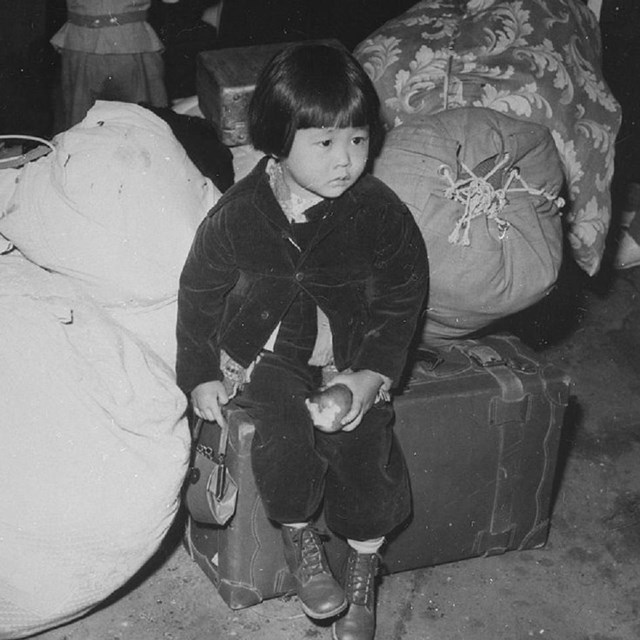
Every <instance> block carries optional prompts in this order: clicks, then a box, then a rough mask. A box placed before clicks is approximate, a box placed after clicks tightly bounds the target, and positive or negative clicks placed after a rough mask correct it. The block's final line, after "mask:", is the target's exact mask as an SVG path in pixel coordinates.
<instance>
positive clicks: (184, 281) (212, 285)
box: [176, 210, 238, 394]
mask: <svg viewBox="0 0 640 640" xmlns="http://www.w3.org/2000/svg"><path fill="white" fill-rule="evenodd" d="M214 211H215V210H214ZM224 219H225V216H224V211H223V210H222V211H219V212H217V213H212V214H209V216H207V218H205V219H204V220H203V221H202V223H201V224H200V227H199V228H198V230H197V232H196V235H195V237H194V240H193V243H192V245H191V249H190V251H189V255H188V256H187V260H186V262H185V265H184V267H183V269H182V273H181V276H180V287H179V290H178V321H177V328H176V336H177V343H178V349H177V360H176V376H177V383H178V386H179V387H180V388H181V389H182V390H183V391H184V392H185V393H186V394H189V393H190V392H191V391H192V390H193V389H194V388H195V387H196V386H198V385H199V384H201V383H202V382H208V381H210V380H221V379H222V373H221V372H220V352H219V348H218V344H217V342H218V341H217V336H218V330H219V327H220V323H221V321H222V316H223V312H224V307H225V295H226V294H227V293H228V292H229V291H230V290H231V289H232V288H233V286H234V284H235V283H236V282H237V280H238V269H237V266H236V261H235V259H234V256H233V251H232V244H231V243H230V242H229V241H228V240H229V239H228V238H227V233H226V231H225V225H224Z"/></svg>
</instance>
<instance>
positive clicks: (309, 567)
mask: <svg viewBox="0 0 640 640" xmlns="http://www.w3.org/2000/svg"><path fill="white" fill-rule="evenodd" d="M300 549H301V555H302V562H301V568H302V570H303V571H304V572H305V573H306V574H307V575H309V576H313V575H316V574H318V573H323V572H324V571H325V568H324V562H323V559H322V547H321V545H320V535H319V534H318V533H317V532H316V531H314V530H312V529H304V530H303V531H302V540H301V544H300Z"/></svg>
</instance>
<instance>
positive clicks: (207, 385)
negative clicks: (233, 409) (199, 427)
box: [191, 380, 229, 424]
mask: <svg viewBox="0 0 640 640" xmlns="http://www.w3.org/2000/svg"><path fill="white" fill-rule="evenodd" d="M191 402H192V404H193V412H194V413H195V414H196V415H197V416H198V417H199V418H203V419H204V420H208V421H209V422H217V423H218V424H222V423H223V422H224V416H223V415H222V409H221V408H220V407H221V406H222V405H225V404H227V402H229V396H228V395H227V392H226V391H225V388H224V384H222V381H221V380H211V381H209V382H203V383H202V384H199V385H198V386H197V387H196V388H195V389H194V390H193V391H192V392H191Z"/></svg>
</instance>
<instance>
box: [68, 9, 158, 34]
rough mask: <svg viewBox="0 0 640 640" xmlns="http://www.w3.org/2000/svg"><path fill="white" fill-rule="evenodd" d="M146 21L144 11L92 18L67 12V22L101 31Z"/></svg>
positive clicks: (145, 12)
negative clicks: (105, 28) (106, 28)
mask: <svg viewBox="0 0 640 640" xmlns="http://www.w3.org/2000/svg"><path fill="white" fill-rule="evenodd" d="M146 19H147V11H146V9H141V10H140V11H130V12H128V13H109V14H107V15H103V16H92V15H86V14H82V13H73V12H71V11H70V12H69V13H68V14H67V21H68V22H70V23H71V24H75V25H78V26H79V27H89V28H91V29H101V28H102V27H119V26H121V25H123V24H129V23H131V22H144V21H145V20H146Z"/></svg>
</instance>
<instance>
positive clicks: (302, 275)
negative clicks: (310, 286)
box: [296, 271, 304, 282]
mask: <svg viewBox="0 0 640 640" xmlns="http://www.w3.org/2000/svg"><path fill="white" fill-rule="evenodd" d="M296 280H297V281H298V282H302V280H304V273H302V271H298V273H296Z"/></svg>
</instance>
